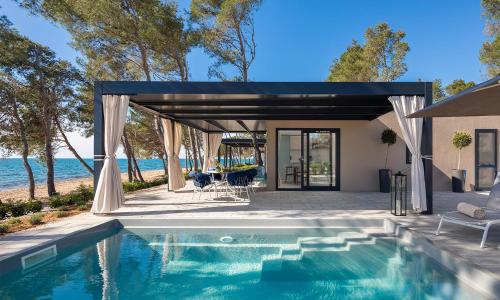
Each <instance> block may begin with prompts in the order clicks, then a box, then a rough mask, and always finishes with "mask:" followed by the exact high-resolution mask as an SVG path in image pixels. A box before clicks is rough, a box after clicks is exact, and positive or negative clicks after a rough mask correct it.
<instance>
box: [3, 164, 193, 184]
mask: <svg viewBox="0 0 500 300" xmlns="http://www.w3.org/2000/svg"><path fill="white" fill-rule="evenodd" d="M85 161H86V162H87V163H88V164H89V165H90V166H91V167H92V166H93V161H92V159H90V158H89V159H85ZM29 162H30V165H31V168H32V169H33V175H34V177H35V181H36V182H37V183H43V182H45V181H46V179H47V176H46V172H47V169H46V167H45V166H44V164H43V163H42V162H40V161H38V160H37V159H29ZM137 163H138V164H139V168H140V169H141V171H149V170H163V163H162V161H161V160H160V159H140V160H138V161H137ZM185 163H186V162H185V160H184V159H181V166H183V167H184V165H185ZM118 166H119V167H120V171H121V172H127V159H126V158H124V159H118ZM54 169H55V170H54V173H55V180H56V181H62V180H68V179H75V178H84V177H91V176H92V174H90V173H89V171H87V169H85V168H84V167H83V166H82V164H81V163H80V162H79V161H78V160H77V159H74V158H57V159H56V162H55V165H54ZM27 185H28V176H27V174H26V170H25V168H24V165H23V161H22V159H21V158H2V159H0V190H4V189H10V188H15V187H20V186H27Z"/></svg>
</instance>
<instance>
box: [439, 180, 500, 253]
mask: <svg viewBox="0 0 500 300" xmlns="http://www.w3.org/2000/svg"><path fill="white" fill-rule="evenodd" d="M483 209H484V210H485V211H486V218H485V219H476V218H472V217H469V216H467V215H465V214H463V213H461V212H459V211H451V212H447V213H445V214H443V215H442V216H441V221H440V222H439V226H438V228H437V230H436V235H439V233H440V232H441V227H442V226H443V223H444V222H448V223H453V224H458V225H462V226H467V227H471V228H476V229H480V230H483V231H484V232H483V238H482V239H481V244H480V247H481V248H483V247H484V244H485V243H486V238H487V237H488V231H489V230H490V227H491V226H492V225H495V224H500V183H497V184H495V185H494V186H493V187H492V188H491V192H490V195H489V198H488V202H487V203H486V207H483Z"/></svg>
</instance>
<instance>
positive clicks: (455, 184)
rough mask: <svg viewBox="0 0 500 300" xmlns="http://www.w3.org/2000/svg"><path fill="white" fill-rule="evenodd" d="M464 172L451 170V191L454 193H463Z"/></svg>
mask: <svg viewBox="0 0 500 300" xmlns="http://www.w3.org/2000/svg"><path fill="white" fill-rule="evenodd" d="M465 176H466V174H465V170H461V169H453V170H451V190H452V191H453V192H455V193H463V192H465Z"/></svg>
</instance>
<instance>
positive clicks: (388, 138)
mask: <svg viewBox="0 0 500 300" xmlns="http://www.w3.org/2000/svg"><path fill="white" fill-rule="evenodd" d="M397 137H398V135H397V134H396V132H395V131H394V130H392V129H390V128H387V129H386V130H384V131H382V135H381V136H380V140H381V142H382V144H385V145H387V150H386V152H385V169H387V159H388V158H389V147H391V146H392V145H394V144H396V140H397Z"/></svg>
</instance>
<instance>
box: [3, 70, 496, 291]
mask: <svg viewBox="0 0 500 300" xmlns="http://www.w3.org/2000/svg"><path fill="white" fill-rule="evenodd" d="M499 81H500V77H496V78H494V79H492V80H490V81H487V82H485V83H482V84H480V85H478V86H476V87H473V88H471V89H469V90H466V91H464V92H463V93H460V94H457V95H455V96H452V97H450V98H448V99H446V100H443V101H441V102H438V103H434V104H433V101H432V84H431V83H428V82H406V83H403V82H391V83H388V82H384V83H382V82H364V83H362V82H358V83H351V82H337V83H326V82H245V83H243V82H124V81H116V82H115V81H100V82H96V83H95V86H94V88H95V89H94V104H95V105H94V122H95V126H94V139H95V141H94V154H95V156H94V167H95V171H96V172H95V177H94V186H95V193H94V201H93V206H92V209H91V213H83V214H81V215H78V216H75V217H71V218H67V220H70V219H71V221H68V222H66V223H64V224H63V223H61V222H59V223H58V222H56V223H52V224H47V226H46V227H42V228H35V229H34V230H33V231H23V232H20V233H18V234H12V235H7V236H5V237H0V276H3V277H0V278H2V279H4V278H5V280H2V281H0V298H1V297H2V296H5V298H35V297H39V296H46V297H47V298H50V297H51V296H55V298H57V297H65V296H67V295H68V294H70V295H71V296H74V298H102V299H118V298H133V299H149V298H165V297H166V296H168V297H173V298H179V299H182V298H193V299H255V298H275V299H282V298H285V299H318V298H332V299H335V298H348V299H427V298H432V299H476V300H480V299H498V298H499V297H500V275H498V274H500V258H499V256H498V251H499V250H498V244H499V243H500V234H499V233H500V232H499V231H498V230H499V229H500V228H497V227H500V226H498V223H500V184H498V183H496V181H495V174H496V171H497V161H498V151H497V147H498V145H497V143H498V139H497V130H498V129H499V125H498V124H499V123H498V121H499V120H500V119H499V117H497V115H500V105H499V104H498V99H500V98H499V96H500V85H499ZM476 101H477V102H476ZM457 103H458V104H457ZM477 103H481V105H479V106H482V108H481V109H478V105H476V104H477ZM130 107H133V108H134V109H136V110H141V111H144V112H146V113H150V114H154V115H157V116H159V117H160V118H161V125H162V127H161V128H162V131H163V139H164V144H165V149H166V151H167V154H168V185H160V186H156V187H153V188H150V189H146V190H143V191H139V192H136V193H131V194H128V195H124V193H123V188H122V182H121V178H120V172H119V169H118V166H117V161H116V152H117V150H118V146H119V144H120V137H121V135H122V130H123V127H124V124H125V121H126V117H127V112H128V110H129V108H130ZM485 107H487V108H488V109H485ZM484 115H488V116H487V117H485V116H484ZM440 116H446V117H448V118H438V117H440ZM181 124H183V125H187V126H190V127H192V128H196V129H198V130H200V131H201V132H203V142H204V146H203V148H204V149H205V151H204V153H203V154H204V164H203V171H202V172H194V173H193V174H192V175H191V174H189V176H191V177H192V180H190V182H189V184H186V180H185V177H184V175H185V174H183V172H182V169H181V167H182V166H181V165H180V160H179V154H180V150H181V136H182V126H181ZM387 129H392V130H393V131H394V132H395V133H396V141H395V143H394V144H393V145H392V146H391V147H389V148H388V146H387V145H384V144H382V143H381V134H382V132H384V131H385V130H387ZM459 129H461V130H466V131H469V132H471V133H473V134H474V137H473V140H472V146H470V147H468V148H465V149H463V153H462V167H463V168H464V169H466V171H467V181H466V190H467V192H465V193H452V192H450V191H449V190H450V186H451V181H452V179H451V178H450V177H451V170H452V169H453V168H455V163H456V161H457V160H456V158H457V157H456V155H457V154H456V149H455V148H452V145H451V142H450V139H451V135H452V133H453V132H454V131H455V130H459ZM224 133H259V134H265V139H264V138H260V139H258V140H257V144H258V146H259V148H260V149H261V150H262V151H263V152H264V153H263V154H264V155H263V158H264V167H263V168H259V169H260V170H262V171H263V174H264V175H263V176H262V181H260V182H259V184H256V186H255V187H254V182H253V179H254V177H253V176H255V174H256V169H255V167H254V166H250V167H251V168H252V169H250V170H243V171H241V170H236V171H235V170H229V171H227V172H226V171H225V170H221V171H218V170H217V168H214V166H216V165H218V164H217V163H216V160H217V159H218V160H219V161H220V160H221V158H222V156H221V149H223V150H224V163H223V165H225V166H226V167H229V169H231V167H232V164H233V162H232V160H231V159H230V157H231V153H234V152H236V150H235V149H237V148H239V147H253V142H252V140H251V139H240V138H238V139H231V138H225V139H223V134H224ZM387 151H389V155H388V156H387V157H388V160H387V165H386V161H385V160H386V155H387ZM228 156H229V161H228ZM386 168H387V169H391V170H392V171H393V175H395V176H394V179H393V181H392V185H391V186H390V189H391V193H381V192H379V189H380V182H379V170H380V169H386ZM400 172H401V173H400ZM252 174H253V175H252ZM216 175H218V176H219V178H218V179H217V178H216ZM404 175H406V177H405V176H404ZM224 176H225V178H224V179H223V180H221V178H223V177H224ZM396 178H400V179H401V178H407V180H408V186H407V185H402V186H401V185H399V184H400V183H398V182H399V181H397V179H396ZM494 181H495V184H494ZM400 182H403V181H400ZM405 182H406V181H405ZM249 185H251V188H249ZM398 186H399V188H398ZM254 188H255V189H254ZM490 188H491V190H492V191H491V193H489V195H488V193H487V192H484V191H481V190H489V189H490ZM204 189H210V190H209V193H210V194H208V197H207V196H205V195H203V197H202V192H203V191H204ZM471 190H474V192H469V191H471ZM196 192H200V194H199V196H198V197H195V196H196V194H195V193H196ZM212 192H215V196H212V194H211V193H212ZM406 194H407V195H408V198H409V200H410V201H411V203H409V207H408V210H409V212H408V214H406V212H405V214H400V215H397V214H396V213H392V210H393V207H392V206H391V205H392V204H393V202H392V201H393V200H395V202H394V204H395V205H396V206H397V205H398V202H397V201H402V199H404V198H405V195H406ZM228 196H229V197H228ZM399 205H400V206H399V209H402V207H401V205H402V202H399ZM396 208H397V207H396ZM396 208H394V211H396ZM391 213H392V214H391ZM481 213H482V215H481ZM450 223H451V224H450ZM488 233H489V235H488ZM481 236H482V239H481ZM480 241H481V242H480ZM4 246H5V247H4ZM69 270H70V271H69ZM35 278H36V280H34V279H35ZM25 286H30V288H29V289H26V288H23V287H25ZM31 287H33V288H31ZM68 287H70V290H69V288H68ZM61 295H62V296H61Z"/></svg>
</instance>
